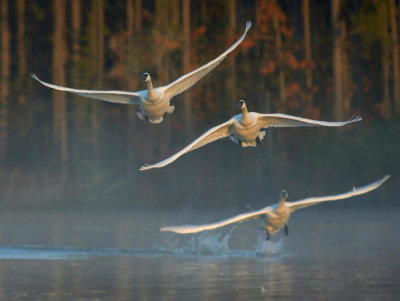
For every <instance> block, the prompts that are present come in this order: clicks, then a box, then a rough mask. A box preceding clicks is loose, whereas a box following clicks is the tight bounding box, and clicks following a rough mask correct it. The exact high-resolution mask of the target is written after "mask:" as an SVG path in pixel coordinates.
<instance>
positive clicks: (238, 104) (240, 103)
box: [237, 100, 244, 109]
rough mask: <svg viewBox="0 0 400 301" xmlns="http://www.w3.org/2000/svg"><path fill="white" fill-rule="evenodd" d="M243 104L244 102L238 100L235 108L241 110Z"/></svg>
mask: <svg viewBox="0 0 400 301" xmlns="http://www.w3.org/2000/svg"><path fill="white" fill-rule="evenodd" d="M243 104H244V100H238V102H237V107H238V108H239V109H241V108H242V106H243Z"/></svg>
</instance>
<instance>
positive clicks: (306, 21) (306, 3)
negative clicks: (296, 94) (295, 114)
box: [303, 0, 313, 105]
mask: <svg viewBox="0 0 400 301" xmlns="http://www.w3.org/2000/svg"><path fill="white" fill-rule="evenodd" d="M303 27H304V53H305V60H306V62H307V67H306V70H305V71H306V97H307V103H308V105H312V103H313V93H312V68H311V61H312V57H311V33H310V32H311V31H310V0H303Z"/></svg>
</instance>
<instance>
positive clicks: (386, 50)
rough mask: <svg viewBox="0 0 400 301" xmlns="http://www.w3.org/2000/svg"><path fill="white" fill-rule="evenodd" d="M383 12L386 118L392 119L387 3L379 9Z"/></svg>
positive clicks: (381, 23) (381, 14) (381, 19)
mask: <svg viewBox="0 0 400 301" xmlns="http://www.w3.org/2000/svg"><path fill="white" fill-rule="evenodd" d="M379 9H380V10H381V12H380V13H379V16H380V22H379V23H380V25H381V44H382V50H383V51H382V58H381V61H382V71H383V78H382V80H383V82H382V84H383V104H384V107H385V115H386V118H390V116H391V115H392V104H391V99H390V88H389V80H390V60H391V59H390V46H389V45H390V36H389V31H388V29H389V22H388V20H389V13H388V6H387V3H386V2H383V3H382V5H381V6H380V8H379Z"/></svg>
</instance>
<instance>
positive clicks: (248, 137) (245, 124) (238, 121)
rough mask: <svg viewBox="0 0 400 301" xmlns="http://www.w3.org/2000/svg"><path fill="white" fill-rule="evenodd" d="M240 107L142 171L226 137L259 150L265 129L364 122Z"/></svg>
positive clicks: (358, 119) (242, 102) (239, 102)
mask: <svg viewBox="0 0 400 301" xmlns="http://www.w3.org/2000/svg"><path fill="white" fill-rule="evenodd" d="M237 106H238V108H239V109H241V110H242V114H238V115H236V116H233V117H232V118H231V119H229V120H228V121H227V122H225V123H222V124H220V125H217V126H216V127H213V128H212V129H210V130H208V131H207V132H205V133H204V134H203V135H201V136H200V137H199V138H197V139H196V140H195V141H193V142H192V143H191V144H189V145H188V146H186V147H185V148H183V149H182V150H180V151H179V152H177V153H176V154H175V155H172V156H171V157H169V158H167V159H165V160H163V161H161V162H158V163H155V164H146V165H144V166H142V167H141V168H140V170H146V169H151V168H160V167H163V166H166V165H168V164H170V163H172V162H174V161H175V160H176V159H178V158H179V157H180V156H182V155H184V154H186V153H188V152H190V151H192V150H195V149H196V148H200V147H202V146H204V145H206V144H208V143H211V142H213V141H215V140H218V139H222V138H225V137H229V138H230V139H231V140H232V141H233V142H235V143H238V144H240V146H242V147H247V146H257V145H258V144H260V143H261V141H262V140H263V139H264V136H265V133H266V132H265V131H263V129H266V128H269V127H298V126H329V127H338V126H344V125H346V124H349V123H352V122H356V121H360V120H362V118H361V117H359V116H357V117H354V118H351V119H350V120H348V121H341V122H328V121H319V120H311V119H307V118H302V117H296V116H291V115H286V114H279V113H275V114H260V113H256V112H248V111H247V107H246V103H245V102H244V100H239V101H238V102H237Z"/></svg>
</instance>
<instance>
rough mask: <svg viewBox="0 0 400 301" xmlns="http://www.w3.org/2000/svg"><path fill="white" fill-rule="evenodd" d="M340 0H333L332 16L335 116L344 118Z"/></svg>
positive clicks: (339, 118) (338, 118)
mask: <svg viewBox="0 0 400 301" xmlns="http://www.w3.org/2000/svg"><path fill="white" fill-rule="evenodd" d="M339 11H340V0H331V12H332V15H331V18H332V20H331V21H332V31H333V81H334V92H333V93H334V110H333V112H334V117H335V120H337V121H339V120H343V115H344V114H343V89H342V78H341V75H342V69H341V64H342V51H341V50H342V49H341V41H340V21H339Z"/></svg>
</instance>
